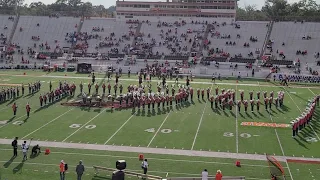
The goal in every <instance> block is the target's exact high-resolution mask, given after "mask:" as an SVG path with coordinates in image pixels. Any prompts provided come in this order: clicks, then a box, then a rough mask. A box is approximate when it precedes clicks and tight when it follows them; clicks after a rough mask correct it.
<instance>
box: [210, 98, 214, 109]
mask: <svg viewBox="0 0 320 180" xmlns="http://www.w3.org/2000/svg"><path fill="white" fill-rule="evenodd" d="M210 102H211V109H213V102H214V97H213V96H211V97H210Z"/></svg>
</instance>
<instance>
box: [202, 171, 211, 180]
mask: <svg viewBox="0 0 320 180" xmlns="http://www.w3.org/2000/svg"><path fill="white" fill-rule="evenodd" d="M208 176H209V174H208V171H207V169H204V170H203V171H202V173H201V177H202V180H208Z"/></svg>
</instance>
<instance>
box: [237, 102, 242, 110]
mask: <svg viewBox="0 0 320 180" xmlns="http://www.w3.org/2000/svg"><path fill="white" fill-rule="evenodd" d="M237 106H238V111H239V112H240V110H241V101H240V100H238V101H237Z"/></svg>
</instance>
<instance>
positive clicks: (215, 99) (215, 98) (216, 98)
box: [214, 95, 219, 109]
mask: <svg viewBox="0 0 320 180" xmlns="http://www.w3.org/2000/svg"><path fill="white" fill-rule="evenodd" d="M218 103H219V96H218V95H216V96H215V97H214V107H215V108H216V109H217V108H218Z"/></svg>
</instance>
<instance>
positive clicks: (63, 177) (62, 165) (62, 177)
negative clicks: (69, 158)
mask: <svg viewBox="0 0 320 180" xmlns="http://www.w3.org/2000/svg"><path fill="white" fill-rule="evenodd" d="M64 179H65V165H64V161H63V160H61V162H60V180H64Z"/></svg>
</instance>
